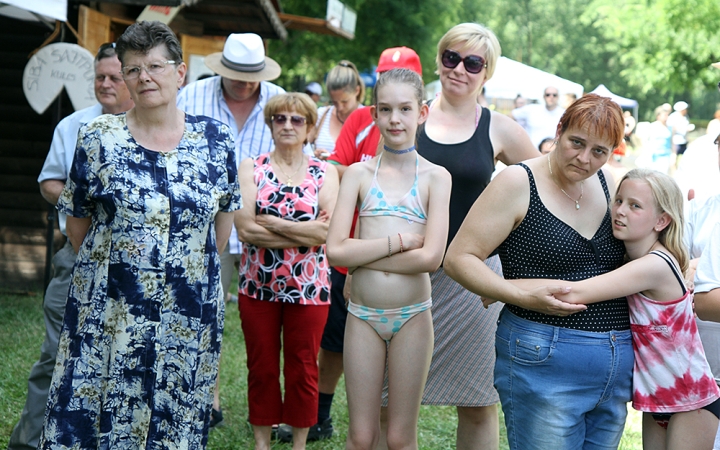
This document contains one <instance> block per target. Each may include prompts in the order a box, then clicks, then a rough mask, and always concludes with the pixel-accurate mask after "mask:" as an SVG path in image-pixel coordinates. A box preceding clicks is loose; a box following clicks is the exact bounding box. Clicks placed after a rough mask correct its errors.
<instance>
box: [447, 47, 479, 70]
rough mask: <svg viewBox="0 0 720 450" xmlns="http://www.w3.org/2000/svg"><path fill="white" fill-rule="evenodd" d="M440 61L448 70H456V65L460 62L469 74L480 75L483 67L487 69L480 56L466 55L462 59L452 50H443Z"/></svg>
mask: <svg viewBox="0 0 720 450" xmlns="http://www.w3.org/2000/svg"><path fill="white" fill-rule="evenodd" d="M440 61H442V65H443V66H445V67H447V68H448V69H454V68H456V67H457V65H458V64H460V61H462V63H463V65H464V66H465V70H467V71H468V72H470V73H480V72H481V71H482V70H483V69H484V68H485V67H487V63H486V62H485V58H483V57H482V56H477V55H468V56H466V57H464V58H463V57H462V56H460V53H458V52H456V51H454V50H445V51H444V52H443V54H442V58H441V59H440Z"/></svg>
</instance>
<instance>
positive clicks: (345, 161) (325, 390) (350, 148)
mask: <svg viewBox="0 0 720 450" xmlns="http://www.w3.org/2000/svg"><path fill="white" fill-rule="evenodd" d="M391 69H410V70H412V71H413V72H416V73H417V74H419V75H420V76H422V65H421V64H420V57H419V56H418V55H417V53H415V50H413V49H411V48H408V47H392V48H388V49H385V50H383V52H382V54H381V55H380V60H379V61H378V65H377V69H376V70H375V71H376V72H377V73H382V72H387V71H388V70H391ZM379 143H380V130H378V128H377V127H376V126H375V123H374V122H373V119H372V117H371V116H370V108H358V109H356V110H355V111H353V113H352V114H350V116H348V118H347V119H346V120H345V123H344V124H343V126H342V129H341V130H340V135H339V136H338V138H337V140H336V141H335V152H334V153H332V154H331V155H330V156H329V157H328V161H329V162H330V163H332V164H335V167H336V168H337V169H338V174H339V175H340V176H341V177H342V175H343V173H344V172H345V169H347V166H349V165H350V164H353V163H356V162H360V161H366V160H368V159H372V158H373V157H374V156H375V153H376V151H377V149H378V146H379ZM352 232H353V231H351V233H352ZM331 280H332V286H333V288H332V292H331V303H330V313H329V314H328V319H327V323H326V325H325V330H324V331H323V337H322V341H321V343H320V354H319V355H318V362H319V365H320V377H319V380H318V388H319V390H320V397H319V400H318V402H319V405H318V422H317V423H316V424H315V425H313V426H312V427H310V431H309V432H308V437H307V440H308V441H316V440H319V439H326V438H330V437H332V435H333V426H332V419H331V418H330V408H331V406H332V401H333V396H334V395H335V388H336V387H337V383H338V381H339V380H340V376H341V375H342V374H343V343H344V341H345V320H346V317H347V308H346V306H345V297H346V296H348V295H349V293H350V283H349V281H350V276H349V275H347V269H346V268H345V267H333V268H332V273H331ZM343 294H344V295H343ZM278 439H279V440H280V441H283V442H290V441H292V429H290V428H289V427H286V426H281V427H280V429H279V430H278Z"/></svg>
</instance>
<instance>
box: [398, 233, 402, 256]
mask: <svg viewBox="0 0 720 450" xmlns="http://www.w3.org/2000/svg"><path fill="white" fill-rule="evenodd" d="M398 239H400V253H402V252H403V245H402V236H400V233H398Z"/></svg>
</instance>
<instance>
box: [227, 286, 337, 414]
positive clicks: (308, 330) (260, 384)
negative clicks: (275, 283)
mask: <svg viewBox="0 0 720 450" xmlns="http://www.w3.org/2000/svg"><path fill="white" fill-rule="evenodd" d="M238 305H239V308H240V320H241V321H242V330H243V334H244V335H245V348H246V349H247V366H248V406H249V409H250V423H251V424H253V425H259V426H270V425H274V424H278V423H286V424H288V425H290V426H293V427H297V428H307V427H310V426H312V425H314V424H315V423H316V422H317V408H318V365H317V355H318V350H319V349H320V340H321V338H322V334H323V329H324V328H325V322H326V321H327V315H328V310H329V309H330V306H329V304H328V305H323V306H316V305H295V304H291V303H281V302H268V301H261V300H256V299H254V298H252V297H247V296H244V295H240V296H238ZM281 338H282V342H281ZM281 348H282V352H283V361H284V367H283V375H284V377H285V398H284V399H283V395H282V392H281V389H280V350H281Z"/></svg>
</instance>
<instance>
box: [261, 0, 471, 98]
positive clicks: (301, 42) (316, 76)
mask: <svg viewBox="0 0 720 450" xmlns="http://www.w3.org/2000/svg"><path fill="white" fill-rule="evenodd" d="M345 4H347V5H348V6H350V7H351V8H353V9H355V10H356V11H357V15H358V17H357V26H356V30H355V39H353V40H347V39H344V38H339V37H336V36H329V35H320V34H314V33H310V32H305V31H297V30H290V31H289V33H288V39H287V42H281V41H274V42H271V44H270V48H269V53H270V55H271V56H272V57H273V58H274V59H276V60H277V61H278V62H279V63H280V64H281V65H282V67H283V77H282V78H281V80H280V82H281V84H283V85H285V86H289V85H290V84H292V79H293V78H294V77H305V78H306V79H307V80H308V81H309V80H322V79H323V77H324V74H325V73H327V71H328V70H329V69H330V68H331V67H332V66H333V65H335V64H337V62H338V61H340V60H342V59H347V60H350V61H352V62H353V63H355V65H356V66H357V67H358V69H359V70H360V71H364V70H368V69H370V68H371V67H373V66H374V65H376V64H377V60H378V57H379V56H380V53H381V52H382V51H383V50H384V49H386V48H388V47H398V46H403V45H404V46H407V47H410V48H412V49H414V50H415V51H416V52H417V53H418V55H420V60H421V61H422V64H423V75H424V78H426V79H432V73H433V72H434V70H435V64H434V60H435V49H436V45H437V41H438V40H439V39H440V37H441V36H442V34H444V33H445V31H447V29H448V28H450V26H452V25H453V24H454V23H453V20H454V19H455V18H456V17H457V10H458V8H459V6H460V4H461V1H459V0H420V1H413V0H354V1H353V0H346V1H345ZM283 9H284V12H287V13H289V14H297V15H303V16H310V17H317V18H324V17H325V10H326V3H325V2H318V1H313V0H287V1H283Z"/></svg>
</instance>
